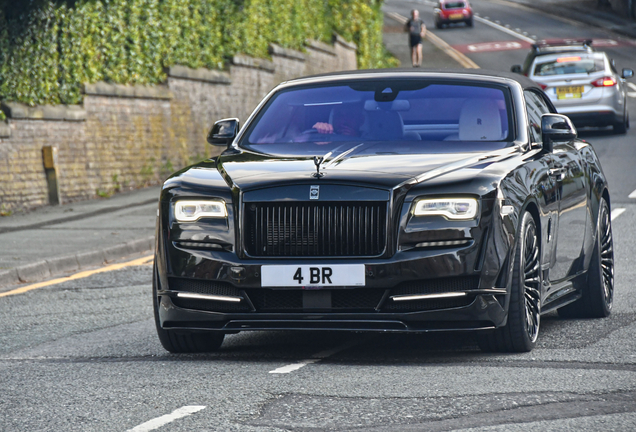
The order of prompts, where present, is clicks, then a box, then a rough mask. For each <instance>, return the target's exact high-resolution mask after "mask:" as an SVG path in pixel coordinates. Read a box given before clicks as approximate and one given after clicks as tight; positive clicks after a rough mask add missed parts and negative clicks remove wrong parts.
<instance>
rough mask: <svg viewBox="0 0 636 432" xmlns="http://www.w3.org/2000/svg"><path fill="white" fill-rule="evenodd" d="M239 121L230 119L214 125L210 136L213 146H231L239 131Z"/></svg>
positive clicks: (209, 139) (209, 140)
mask: <svg viewBox="0 0 636 432" xmlns="http://www.w3.org/2000/svg"><path fill="white" fill-rule="evenodd" d="M239 127H240V125H239V119H237V118H229V119H223V120H219V121H217V122H216V123H214V126H212V129H210V133H209V134H208V142H209V143H210V144H212V145H218V146H229V145H230V144H231V143H232V141H233V140H234V138H236V135H237V134H238V131H239Z"/></svg>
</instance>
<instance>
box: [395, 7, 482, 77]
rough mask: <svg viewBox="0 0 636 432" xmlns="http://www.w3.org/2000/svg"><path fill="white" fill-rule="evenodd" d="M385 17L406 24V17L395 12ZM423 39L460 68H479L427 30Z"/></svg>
mask: <svg viewBox="0 0 636 432" xmlns="http://www.w3.org/2000/svg"><path fill="white" fill-rule="evenodd" d="M386 15H387V16H388V17H389V18H392V19H394V20H395V21H397V22H399V23H401V24H406V23H407V21H408V19H407V18H406V17H404V16H402V15H400V14H399V13H396V12H387V14H386ZM425 37H426V39H428V40H429V41H431V43H432V44H433V45H435V46H436V47H437V48H439V49H441V50H442V51H444V52H445V53H446V55H448V56H449V57H450V58H452V59H453V60H455V61H456V62H457V63H459V64H460V65H461V66H462V67H465V68H467V69H479V66H477V63H475V62H474V61H472V60H471V59H469V58H468V57H466V56H465V55H464V54H462V53H460V52H459V51H457V50H456V49H455V48H453V47H452V46H450V45H449V44H447V43H446V42H444V41H443V40H442V39H440V38H439V36H437V35H435V34H434V33H433V32H432V31H430V30H428V29H427V30H426V36H425Z"/></svg>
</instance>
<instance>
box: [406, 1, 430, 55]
mask: <svg viewBox="0 0 636 432" xmlns="http://www.w3.org/2000/svg"><path fill="white" fill-rule="evenodd" d="M406 31H407V32H409V43H410V45H411V60H412V61H413V67H420V65H421V64H422V38H423V37H424V36H425V35H426V25H424V21H422V20H421V19H420V12H419V11H418V10H416V9H413V10H412V11H411V19H410V20H408V22H407V23H406Z"/></svg>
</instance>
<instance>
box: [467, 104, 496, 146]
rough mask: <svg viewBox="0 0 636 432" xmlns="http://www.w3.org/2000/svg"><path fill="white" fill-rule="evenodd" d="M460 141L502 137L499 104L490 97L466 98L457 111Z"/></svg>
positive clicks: (494, 139)
mask: <svg viewBox="0 0 636 432" xmlns="http://www.w3.org/2000/svg"><path fill="white" fill-rule="evenodd" d="M459 139H460V140H461V141H499V140H500V139H502V129H501V116H500V114H499V106H498V105H497V102H496V101H494V100H492V99H468V100H466V101H465V102H464V104H463V105H462V109H461V111H460V113H459Z"/></svg>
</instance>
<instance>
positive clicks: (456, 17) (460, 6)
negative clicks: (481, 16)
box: [435, 0, 473, 29]
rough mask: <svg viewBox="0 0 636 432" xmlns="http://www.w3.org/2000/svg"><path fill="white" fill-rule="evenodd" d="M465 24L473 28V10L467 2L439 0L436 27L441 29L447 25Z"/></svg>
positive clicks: (436, 9)
mask: <svg viewBox="0 0 636 432" xmlns="http://www.w3.org/2000/svg"><path fill="white" fill-rule="evenodd" d="M458 22H464V23H466V25H467V26H468V27H472V26H473V9H472V8H471V7H470V4H469V3H468V1H467V0H439V1H438V2H437V6H436V7H435V27H437V28H438V29H441V28H442V27H443V26H444V25H445V24H453V23H458Z"/></svg>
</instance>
